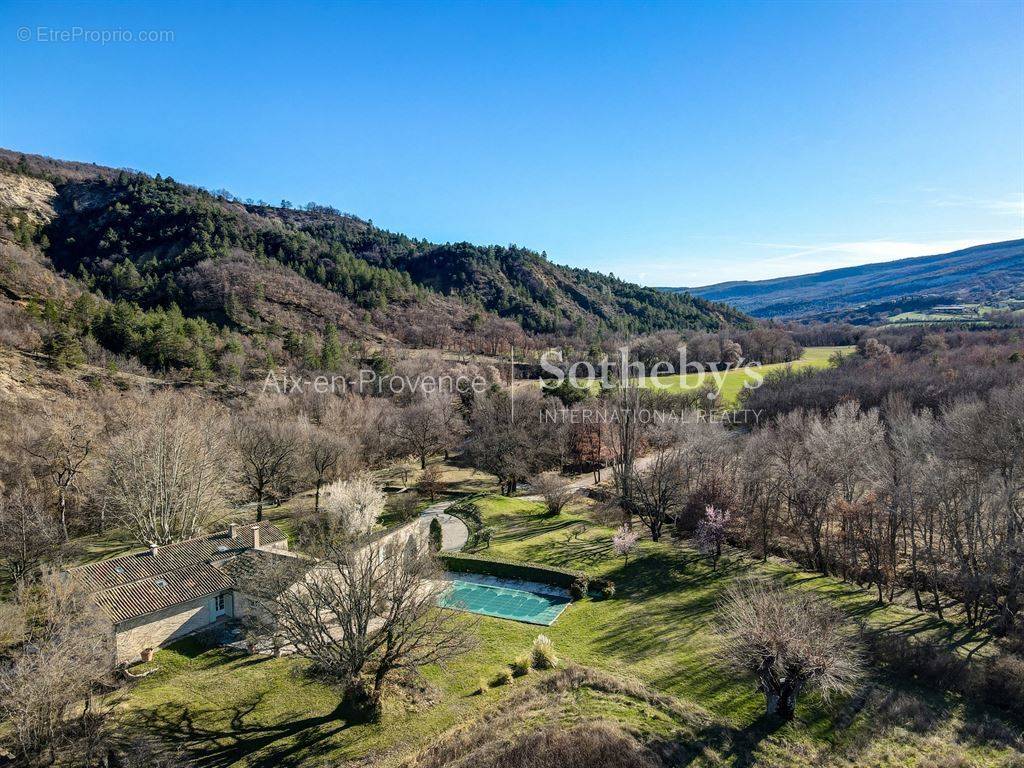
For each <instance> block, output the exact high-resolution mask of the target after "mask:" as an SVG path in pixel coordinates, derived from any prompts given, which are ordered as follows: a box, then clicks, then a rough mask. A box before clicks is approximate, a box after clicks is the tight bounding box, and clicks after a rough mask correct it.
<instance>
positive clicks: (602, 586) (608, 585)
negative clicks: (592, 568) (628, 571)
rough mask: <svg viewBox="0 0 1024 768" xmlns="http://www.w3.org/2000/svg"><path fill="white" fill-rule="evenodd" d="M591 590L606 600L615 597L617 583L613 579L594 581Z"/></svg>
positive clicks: (591, 583)
mask: <svg viewBox="0 0 1024 768" xmlns="http://www.w3.org/2000/svg"><path fill="white" fill-rule="evenodd" d="M590 589H591V590H592V591H594V592H597V593H598V594H599V595H601V597H603V598H604V599H605V600H607V599H609V598H611V597H615V582H614V581H612V580H611V579H594V580H593V581H591V582H590Z"/></svg>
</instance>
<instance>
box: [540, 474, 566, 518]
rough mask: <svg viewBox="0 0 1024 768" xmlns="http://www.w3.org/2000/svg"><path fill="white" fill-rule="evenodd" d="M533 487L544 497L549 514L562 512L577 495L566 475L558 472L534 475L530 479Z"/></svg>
mask: <svg viewBox="0 0 1024 768" xmlns="http://www.w3.org/2000/svg"><path fill="white" fill-rule="evenodd" d="M529 483H530V487H531V488H533V490H534V491H536V492H537V493H538V494H539V495H540V496H541V497H542V498H543V499H544V506H546V507H547V509H548V514H551V515H557V514H560V513H561V511H562V510H563V509H565V507H566V505H568V503H569V502H570V501H572V500H573V498H574V497H575V496H576V489H575V488H574V487H573V485H572V483H571V482H570V481H568V480H566V479H565V478H564V477H559V476H558V475H556V474H542V475H534V476H533V477H531V478H530V479H529Z"/></svg>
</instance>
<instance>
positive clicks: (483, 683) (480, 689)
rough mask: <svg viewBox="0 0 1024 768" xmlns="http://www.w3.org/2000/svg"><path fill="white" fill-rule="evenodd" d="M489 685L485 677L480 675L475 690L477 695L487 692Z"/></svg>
mask: <svg viewBox="0 0 1024 768" xmlns="http://www.w3.org/2000/svg"><path fill="white" fill-rule="evenodd" d="M490 687H491V686H490V684H489V683H488V682H487V678H485V677H481V678H480V681H479V683H478V684H477V687H476V692H477V694H478V695H480V696H483V695H484V694H485V693H487V691H488V690H489V689H490Z"/></svg>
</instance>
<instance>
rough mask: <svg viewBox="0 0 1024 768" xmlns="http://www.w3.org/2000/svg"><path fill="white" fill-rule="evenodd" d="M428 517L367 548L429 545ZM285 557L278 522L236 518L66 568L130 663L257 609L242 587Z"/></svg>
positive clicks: (382, 534)
mask: <svg viewBox="0 0 1024 768" xmlns="http://www.w3.org/2000/svg"><path fill="white" fill-rule="evenodd" d="M428 522H429V521H428V520H426V519H423V518H420V519H418V520H415V521H412V522H410V523H407V524H405V525H403V526H400V527H399V528H394V529H390V530H381V531H378V532H376V533H375V534H374V535H373V536H372V537H371V538H370V540H369V541H368V542H367V544H366V549H365V551H366V552H367V553H373V552H375V551H377V552H379V551H380V548H381V547H383V546H384V545H386V544H388V543H393V544H397V545H401V546H423V547H426V546H428V539H429V525H428ZM281 557H301V555H297V554H294V553H292V552H290V551H289V549H288V539H287V537H286V536H285V535H284V533H282V532H281V530H280V529H279V528H278V527H277V526H275V525H274V524H273V523H270V522H267V521H264V522H262V523H256V524H252V525H238V524H235V523H232V524H231V525H230V526H228V529H227V530H226V531H221V532H219V533H212V534H209V535H205V536H199V537H197V538H194V539H188V540H186V541H181V542H177V543H175V544H167V545H164V546H157V545H151V546H150V547H149V549H148V550H143V551H141V552H135V553H131V554H127V555H121V556H119V557H113V558H110V559H109V560H101V561H100V562H96V563H89V564H88V565H81V566H78V567H76V568H72V569H70V571H69V572H70V574H71V575H72V578H75V579H78V580H80V582H81V583H82V584H83V585H84V587H85V588H86V589H87V590H88V591H89V592H90V593H91V596H92V599H93V600H95V601H96V603H97V604H98V605H99V606H100V607H101V608H102V609H103V610H104V611H105V612H106V614H107V615H108V616H109V618H110V620H111V622H112V624H113V632H114V641H115V648H116V662H117V663H118V664H131V663H134V662H136V661H138V660H139V659H140V658H142V656H143V654H144V652H146V651H148V650H155V649H157V648H159V647H161V646H164V645H167V644H168V643H172V642H174V641H175V640H179V639H181V638H182V637H184V636H186V635H190V634H193V633H196V632H203V631H207V630H209V629H210V628H211V627H212V625H215V624H217V623H218V622H226V621H228V620H230V619H234V618H241V617H244V616H246V615H250V614H254V613H255V612H256V611H258V609H259V604H260V601H259V600H258V599H257V597H256V596H254V595H251V594H246V592H245V591H244V590H243V589H242V587H241V585H242V584H250V585H251V584H253V583H254V579H253V576H255V575H258V574H259V573H261V572H264V573H265V569H266V567H267V566H268V565H271V564H272V563H271V562H269V561H271V560H273V559H274V558H281ZM310 562H311V565H312V561H310ZM314 568H315V566H314ZM264 597H265V596H264Z"/></svg>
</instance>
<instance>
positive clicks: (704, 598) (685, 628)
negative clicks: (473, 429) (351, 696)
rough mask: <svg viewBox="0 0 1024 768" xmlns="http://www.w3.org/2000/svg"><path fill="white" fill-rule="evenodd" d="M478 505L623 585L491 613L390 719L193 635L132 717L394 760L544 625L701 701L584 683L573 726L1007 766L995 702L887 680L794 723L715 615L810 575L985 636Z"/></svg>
mask: <svg viewBox="0 0 1024 768" xmlns="http://www.w3.org/2000/svg"><path fill="white" fill-rule="evenodd" d="M479 505H480V511H481V513H482V516H483V518H484V522H485V523H486V524H487V525H489V526H491V527H492V528H493V530H494V537H493V539H492V545H491V547H490V549H489V552H490V553H491V554H494V555H496V556H502V557H506V558H511V559H521V560H530V561H534V562H543V563H549V564H553V565H562V566H571V567H576V568H582V569H584V570H586V571H587V572H589V573H590V574H591V575H592V576H607V577H610V578H612V579H614V580H615V583H616V585H617V591H616V595H615V597H614V598H612V599H608V600H601V599H586V600H582V601H579V602H576V603H573V604H572V605H570V606H569V607H568V608H566V610H565V612H564V613H563V614H562V615H561V616H560V617H559V619H558V620H557V621H556V622H555V623H554V624H553V625H552V626H550V627H543V628H542V627H537V626H530V625H526V624H520V623H518V622H514V621H507V620H503V619H492V618H486V617H481V618H480V619H479V625H478V633H479V638H480V642H479V645H478V646H477V648H476V649H475V650H474V651H472V652H470V653H469V654H466V655H465V656H463V657H461V658H459V659H457V660H456V661H454V662H453V663H451V664H449V665H447V666H446V667H445V668H444V669H440V668H436V667H434V668H430V669H428V670H427V671H426V682H427V687H426V688H424V689H422V690H421V691H420V692H419V699H421V700H420V701H419V703H416V702H408V701H407V702H404V703H403V702H400V701H399V700H398V699H397V698H393V699H391V700H390V701H389V703H388V705H387V707H386V711H385V714H384V716H383V719H382V721H381V722H379V723H355V722H348V721H346V719H345V716H344V713H343V712H342V710H341V709H340V707H339V704H340V701H339V697H338V694H337V691H336V690H335V689H333V688H331V687H330V686H328V685H326V684H324V683H323V682H322V681H319V680H317V679H315V678H312V677H310V676H309V675H307V674H305V673H306V670H307V665H306V663H305V662H303V661H301V660H299V659H296V658H281V659H271V658H263V657H249V656H246V655H243V654H239V653H237V652H231V651H226V650H207V651H204V650H202V649H201V648H198V647H196V646H195V645H190V644H188V643H183V644H180V645H179V646H177V647H175V648H172V649H167V650H163V651H160V652H158V653H157V655H156V658H155V660H154V665H155V666H158V667H159V668H160V669H159V671H158V672H156V673H155V674H153V675H151V676H150V677H147V678H145V679H144V680H141V681H140V682H139V683H137V684H136V685H135V686H134V687H133V688H132V689H130V692H129V694H128V696H127V698H126V700H125V702H124V703H123V705H122V706H123V708H124V709H125V711H126V714H128V715H129V718H130V722H133V723H134V724H135V725H136V726H139V727H141V728H143V729H145V730H147V731H149V732H151V733H153V732H155V733H158V734H160V735H162V736H163V737H165V738H167V739H171V740H174V741H175V742H176V743H178V744H180V745H181V746H182V748H183V749H184V750H185V753H186V755H187V756H188V757H189V761H190V764H191V765H196V766H207V767H209V768H213V767H217V768H227V766H250V767H253V766H263V767H266V768H270V766H275V767H277V766H285V767H286V766H300V765H302V766H307V765H310V766H313V765H315V766H319V765H339V764H342V765H343V764H345V762H346V761H355V762H357V763H358V764H360V765H366V764H372V765H374V766H395V765H398V764H400V763H402V762H403V761H404V760H405V759H406V758H407V757H408V756H409V754H410V753H411V752H415V751H416V750H418V749H421V748H423V747H424V746H426V745H428V744H431V743H434V742H436V740H437V739H438V738H439V734H441V733H443V732H445V731H447V730H448V729H452V728H456V727H462V726H465V725H466V724H467V723H472V722H473V721H474V720H476V719H477V718H479V717H482V716H483V715H484V714H485V713H486V712H487V711H489V710H491V709H492V708H493V707H495V706H499V705H500V704H499V702H501V701H503V700H505V699H506V697H508V696H509V695H510V693H511V692H513V691H519V690H522V688H523V686H528V685H532V684H536V683H538V682H541V681H543V680H545V679H546V677H547V676H550V675H551V674H553V673H547V672H545V673H541V672H533V673H531V675H530V676H529V677H528V678H525V679H523V680H520V681H517V682H516V683H515V684H514V685H513V686H511V687H510V686H497V687H493V688H491V689H490V690H488V691H487V692H486V693H484V694H483V695H479V694H477V693H476V689H477V687H478V685H479V680H480V679H485V680H488V681H493V680H494V679H495V678H496V676H497V674H498V673H499V671H500V670H501V669H502V668H503V667H504V666H505V665H507V664H508V663H509V662H510V661H511V660H512V659H513V658H514V657H515V656H517V655H519V654H521V653H523V652H525V651H526V650H528V649H529V647H530V644H531V642H532V640H533V638H534V637H536V636H537V634H539V632H540V631H543V633H544V634H546V635H548V636H549V637H550V638H551V639H552V640H553V641H554V644H555V648H556V651H557V653H558V655H559V657H560V658H561V659H562V666H563V667H565V666H567V665H569V664H579V665H584V666H586V667H588V668H592V669H596V670H600V672H601V673H602V674H607V675H612V676H615V678H616V679H622V680H635V681H638V682H639V683H641V684H642V685H644V686H647V687H648V688H649V689H653V690H656V691H659V692H662V693H664V694H668V695H671V696H672V697H674V698H675V699H676V700H677V701H679V702H680V703H681V705H682V706H683V707H685V709H686V710H687V712H689V713H690V714H689V715H688V716H687V717H686V718H685V722H684V721H682V720H674V719H673V718H672V717H670V716H667V715H666V714H665V713H664V712H659V711H656V710H655V709H652V708H651V707H650V706H648V705H645V704H643V703H642V702H638V701H634V700H631V699H629V698H628V697H623V696H609V695H605V694H598V693H595V692H594V691H590V690H581V691H579V692H578V693H577V694H575V695H573V696H570V697H567V698H564V699H561V700H559V701H558V702H554V703H552V704H551V706H552V707H554V709H553V711H552V712H551V713H549V716H551V717H555V718H557V719H558V720H560V721H563V722H577V721H586V720H593V719H596V718H607V719H610V720H614V721H618V722H621V723H624V724H627V725H629V726H631V727H635V728H636V729H637V730H639V731H642V732H643V731H649V732H651V733H653V734H656V735H657V736H658V737H659V738H672V739H676V740H683V741H684V742H685V743H684V744H683V746H682V747H681V748H684V749H685V750H686V752H687V754H688V755H689V760H688V761H687V762H686V763H685V764H686V765H690V766H694V767H695V768H701V767H706V768H710V767H711V766H753V765H762V766H790V765H793V766H795V765H796V764H797V763H795V762H793V755H800V756H801V760H803V762H800V763H799V764H801V765H805V764H809V763H811V762H813V763H814V764H815V765H819V766H823V767H824V766H828V767H829V768H833V767H834V768H839V767H840V766H844V767H845V768H852V767H854V766H857V767H863V768H867V766H872V767H874V766H891V767H892V768H895V767H896V766H919V767H920V768H924V766H934V765H937V764H940V761H941V760H944V759H946V758H947V757H948V756H950V755H953V756H956V757H961V756H962V758H961V759H962V762H959V763H948V764H950V765H953V764H956V765H971V766H978V767H979V768H1003V766H1007V765H1012V764H1014V763H1011V762H1010V761H1011V760H1013V759H1015V756H1016V753H1015V752H1014V750H1013V749H1011V748H1010V747H1008V746H1007V745H1006V744H1005V743H1004V742H1002V741H1000V740H998V739H991V738H986V739H977V738H974V737H972V736H971V735H970V733H971V732H972V731H971V729H972V728H973V727H974V726H972V723H974V722H976V721H977V718H979V717H982V716H988V714H987V713H981V712H979V711H978V710H977V708H976V707H967V706H966V705H965V704H964V703H963V702H961V701H959V700H958V699H957V698H956V697H955V696H952V695H951V694H947V693H943V692H928V691H921V690H918V689H917V688H916V687H915V686H914V685H913V683H912V682H904V681H901V680H896V679H885V678H881V677H878V676H876V677H874V678H872V679H870V680H868V681H866V682H865V685H864V688H863V690H861V691H859V692H858V693H857V694H855V695H854V696H852V697H850V698H844V699H840V700H836V701H833V702H832V703H831V704H824V703H822V702H821V701H819V700H817V699H816V698H814V697H811V696H807V697H805V698H803V699H802V700H801V704H800V706H799V708H798V719H797V721H795V722H794V723H790V724H786V725H782V726H775V725H773V726H771V727H770V728H766V725H765V722H764V720H763V718H762V717H761V711H762V707H763V699H762V697H761V696H760V695H759V694H757V692H756V691H755V690H754V688H753V686H752V684H751V681H750V680H747V679H742V678H737V677H736V676H735V675H733V674H731V673H730V672H728V671H727V670H725V669H724V668H723V666H722V664H721V662H720V661H719V660H718V658H717V656H716V650H717V647H718V643H719V640H718V638H717V636H716V635H715V633H714V631H713V627H712V620H713V618H714V614H715V610H716V606H717V603H718V600H719V599H720V597H721V595H722V592H723V590H724V589H725V587H726V586H727V585H728V584H729V583H730V582H731V581H732V580H733V579H735V578H737V577H738V576H742V575H747V574H757V573H760V574H763V575H766V576H769V577H773V578H779V579H782V580H784V581H786V582H787V583H789V584H791V585H792V586H793V587H794V588H799V589H813V590H815V591H817V592H819V593H820V594H821V595H822V596H823V597H825V598H826V599H829V600H832V601H834V602H835V603H836V604H837V605H839V606H841V607H842V608H843V610H845V611H847V612H848V613H849V614H850V616H851V617H852V618H855V619H858V620H860V619H862V620H864V621H866V622H868V623H870V624H872V625H874V626H878V627H886V628H888V630H889V631H892V632H899V633H903V634H909V635H932V636H935V637H938V638H942V639H944V640H945V641H946V642H948V643H949V644H950V645H951V646H953V647H956V648H959V649H961V650H963V651H964V652H970V651H972V650H973V651H976V652H978V653H985V652H986V650H987V641H988V638H987V637H985V636H981V635H973V634H971V633H970V632H967V631H965V630H964V629H963V628H961V627H959V626H957V625H956V624H953V623H951V622H946V621H941V620H938V619H937V618H935V617H934V616H931V615H928V614H922V613H918V612H916V611H913V610H911V609H909V608H905V607H902V606H886V607H878V606H877V605H876V604H875V603H874V600H873V598H872V596H871V595H870V594H869V593H867V592H865V591H863V590H860V589H858V588H856V587H854V586H851V585H849V584H843V583H841V582H839V581H837V580H834V579H829V578H826V577H822V576H818V575H816V574H812V573H807V572H803V571H801V570H799V569H796V568H794V567H793V566H792V565H790V564H787V563H784V562H781V561H769V563H768V564H766V565H762V564H761V563H758V562H755V561H753V560H751V559H749V558H747V557H744V556H743V555H742V554H741V553H738V552H735V551H730V552H728V553H727V555H726V557H725V559H724V562H723V563H722V564H721V565H720V567H719V569H718V570H717V571H712V570H711V569H710V568H709V567H708V565H707V563H706V562H705V561H704V560H703V559H702V558H700V557H699V556H698V554H697V553H696V552H695V551H694V550H693V549H692V548H690V547H689V546H688V545H687V544H685V543H675V542H671V541H663V542H659V543H654V542H651V541H649V540H645V541H642V542H641V544H640V545H639V547H638V551H637V552H635V553H634V555H633V556H631V558H630V560H629V564H628V565H625V564H624V562H623V560H622V559H621V558H617V557H614V556H612V555H611V535H612V532H613V529H612V527H609V525H605V524H603V523H601V522H599V521H597V520H596V519H595V517H594V514H595V512H594V510H592V509H591V508H590V507H589V506H588V504H587V503H578V504H577V505H575V506H573V507H572V508H571V509H569V510H568V511H566V512H563V513H562V514H560V515H555V516H552V515H549V514H547V513H546V512H545V510H544V509H543V507H542V505H540V504H538V503H535V502H530V501H526V500H524V499H515V498H505V497H499V496H488V497H485V498H483V499H481V500H480V502H479ZM893 696H902V697H913V698H914V700H915V701H917V702H918V703H917V704H916V705H915V708H914V709H913V711H914V712H916V713H917V714H916V715H915V719H914V722H913V723H911V722H909V720H908V717H907V716H906V715H901V714H899V713H895V714H894V713H892V712H889V711H888V710H886V709H885V706H884V702H885V701H889V700H891V699H892V697H893ZM921 712H926V713H927V717H922V716H921V715H920V713H921ZM510 727H511V725H510V724H505V725H503V726H501V728H502V729H503V730H505V729H508V728H510ZM812 757H813V760H812V759H811V758H812ZM942 764H947V763H942Z"/></svg>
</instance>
